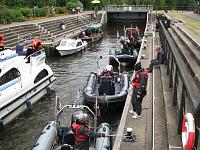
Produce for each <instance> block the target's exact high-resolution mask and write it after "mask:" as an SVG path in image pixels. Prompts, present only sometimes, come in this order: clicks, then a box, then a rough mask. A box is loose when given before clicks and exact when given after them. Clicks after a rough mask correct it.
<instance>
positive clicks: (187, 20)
mask: <svg viewBox="0 0 200 150" xmlns="http://www.w3.org/2000/svg"><path fill="white" fill-rule="evenodd" d="M167 15H169V16H170V17H171V18H173V19H179V20H181V21H182V22H183V26H184V27H185V28H187V29H189V30H190V31H192V32H193V33H194V34H196V35H197V36H200V20H198V19H194V18H192V17H188V16H185V15H184V14H182V13H181V12H168V13H167Z"/></svg>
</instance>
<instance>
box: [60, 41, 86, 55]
mask: <svg viewBox="0 0 200 150" xmlns="http://www.w3.org/2000/svg"><path fill="white" fill-rule="evenodd" d="M86 47H87V42H86V41H82V40H81V39H63V40H61V42H60V45H59V46H57V47H56V49H57V51H58V52H59V53H60V55H61V56H66V55H71V54H74V53H77V52H80V51H81V50H84V49H85V48H86Z"/></svg>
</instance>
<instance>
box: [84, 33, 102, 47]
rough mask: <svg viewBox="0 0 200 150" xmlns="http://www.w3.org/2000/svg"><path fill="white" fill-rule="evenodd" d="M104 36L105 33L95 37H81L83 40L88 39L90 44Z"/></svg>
mask: <svg viewBox="0 0 200 150" xmlns="http://www.w3.org/2000/svg"><path fill="white" fill-rule="evenodd" d="M102 38H103V33H102V34H101V35H98V36H95V37H87V38H81V40H82V41H86V42H87V43H88V44H89V45H90V44H93V43H96V42H98V41H100V40H101V39H102Z"/></svg>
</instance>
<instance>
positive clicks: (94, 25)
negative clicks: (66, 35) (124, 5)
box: [85, 23, 102, 30]
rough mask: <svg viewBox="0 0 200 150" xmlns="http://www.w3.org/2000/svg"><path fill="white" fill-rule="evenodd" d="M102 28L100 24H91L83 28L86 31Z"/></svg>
mask: <svg viewBox="0 0 200 150" xmlns="http://www.w3.org/2000/svg"><path fill="white" fill-rule="evenodd" d="M101 27H102V24H101V23H97V24H91V25H88V26H86V27H85V29H86V30H92V29H99V28H101Z"/></svg>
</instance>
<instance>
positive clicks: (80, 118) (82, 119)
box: [76, 112, 88, 123]
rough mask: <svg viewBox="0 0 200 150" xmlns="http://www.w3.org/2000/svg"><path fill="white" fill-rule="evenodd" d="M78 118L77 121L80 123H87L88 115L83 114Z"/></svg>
mask: <svg viewBox="0 0 200 150" xmlns="http://www.w3.org/2000/svg"><path fill="white" fill-rule="evenodd" d="M76 117H77V121H78V122H79V123H85V122H86V121H87V117H88V115H87V114H86V113H82V112H81V113H79V114H77V115H76Z"/></svg>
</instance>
